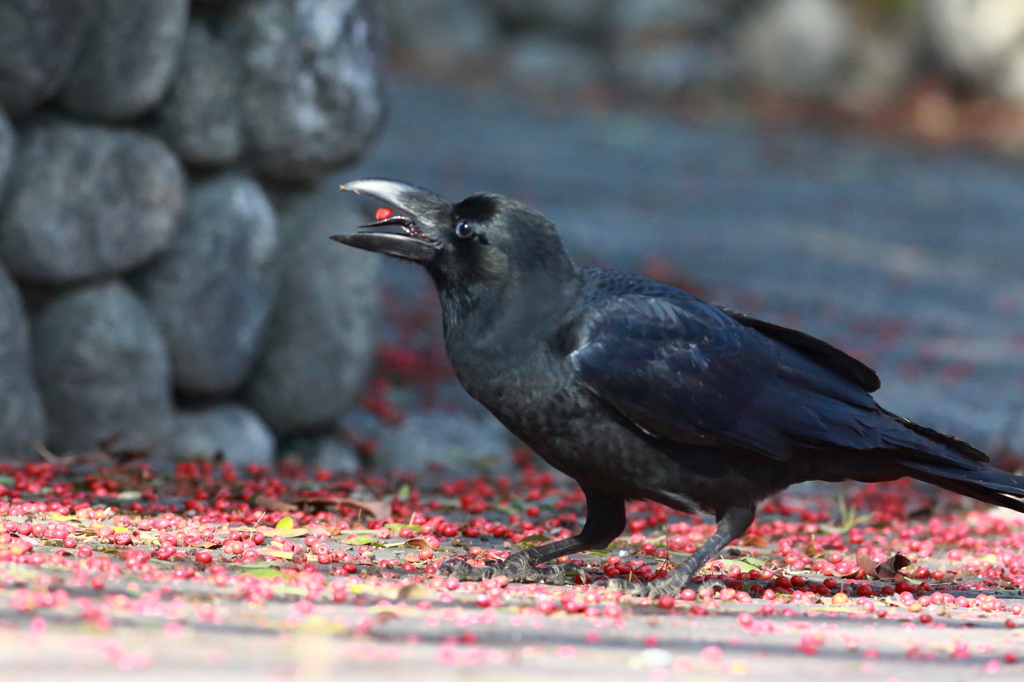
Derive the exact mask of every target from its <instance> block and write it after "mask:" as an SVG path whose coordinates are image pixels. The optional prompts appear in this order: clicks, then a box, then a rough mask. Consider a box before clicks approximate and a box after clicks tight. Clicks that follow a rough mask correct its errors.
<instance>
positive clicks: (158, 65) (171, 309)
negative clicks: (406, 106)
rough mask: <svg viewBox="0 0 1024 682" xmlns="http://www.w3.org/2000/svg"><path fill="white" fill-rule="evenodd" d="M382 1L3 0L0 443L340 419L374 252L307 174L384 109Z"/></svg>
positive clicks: (217, 441) (146, 443) (124, 447)
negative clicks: (332, 237) (365, 250)
mask: <svg viewBox="0 0 1024 682" xmlns="http://www.w3.org/2000/svg"><path fill="white" fill-rule="evenodd" d="M376 5H377V3H376V2H375V1H374V0H222V1H219V2H212V1H207V2H200V1H198V0H196V1H194V2H192V3H189V2H188V0H44V1H39V0H6V1H5V2H3V3H0V457H2V458H18V457H35V456H38V455H37V454H36V450H37V449H38V448H39V447H40V446H44V445H45V447H48V448H49V449H51V450H53V451H56V452H67V451H79V452H80V451H88V450H92V449H96V448H103V449H106V450H108V451H140V450H141V451H146V452H149V453H151V454H152V455H156V456H165V455H169V456H174V457H187V456H192V455H197V454H202V455H213V454H215V453H216V452H222V453H223V454H224V455H225V456H227V457H229V458H230V459H233V460H234V461H237V462H257V463H263V464H266V463H269V462H270V461H271V460H272V457H273V455H274V452H275V449H276V447H277V445H276V442H277V438H279V437H282V436H289V435H291V434H296V433H303V434H308V433H309V432H311V431H316V430H317V429H330V428H332V427H333V426H334V425H335V423H336V422H337V419H338V418H339V416H340V415H341V414H342V412H343V411H344V410H346V409H347V408H348V407H349V406H350V405H351V404H352V402H353V400H354V397H355V395H356V393H357V392H358V391H359V390H360V388H361V386H362V382H363V380H364V379H365V377H366V375H367V373H368V371H369V366H370V363H371V361H372V349H373V344H372V333H373V328H374V324H375V319H376V318H375V316H376V314H377V313H376V311H377V306H376V286H375V281H376V270H375V268H376V261H375V260H374V259H373V258H372V256H370V255H368V254H362V253H360V252H358V251H356V250H354V249H342V248H331V246H330V242H329V241H328V240H327V236H328V235H329V234H331V233H332V232H334V231H337V230H338V229H339V226H344V225H351V224H353V223H355V222H356V221H359V220H361V218H362V216H361V215H359V214H358V211H357V209H356V208H355V207H354V206H353V205H351V204H350V203H349V200H348V199H347V198H345V197H344V196H341V195H340V194H339V193H337V192H332V193H327V194H322V193H320V192H317V191H315V190H313V189H312V188H311V187H312V184H313V183H314V181H316V180H317V179H318V178H320V177H321V176H322V175H323V174H325V173H327V172H329V171H333V170H336V169H338V168H341V167H344V166H345V165H347V164H349V163H351V162H352V161H354V160H355V159H357V158H358V157H359V156H360V155H361V154H362V153H363V152H364V151H365V150H366V148H367V146H368V145H369V144H370V143H371V142H372V140H373V138H374V136H375V135H376V134H377V132H378V130H379V128H380V125H381V121H382V117H383V110H384V102H383V75H382V62H381V59H382V57H381V53H382V48H381V44H382V36H381V27H380V21H379V20H378V18H377V11H376Z"/></svg>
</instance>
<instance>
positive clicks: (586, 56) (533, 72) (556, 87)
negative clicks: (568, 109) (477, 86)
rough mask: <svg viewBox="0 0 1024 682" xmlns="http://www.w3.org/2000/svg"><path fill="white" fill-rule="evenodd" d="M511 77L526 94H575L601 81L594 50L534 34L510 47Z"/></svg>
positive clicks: (509, 66)
mask: <svg viewBox="0 0 1024 682" xmlns="http://www.w3.org/2000/svg"><path fill="white" fill-rule="evenodd" d="M507 72H508V78H509V80H510V81H511V83H512V85H513V86H515V87H516V88H517V89H519V90H522V91H525V92H535V93H543V94H556V95H557V94H565V95H569V96H572V95H575V94H577V93H578V92H579V91H580V90H582V89H584V88H586V87H588V86H592V85H594V84H596V83H597V81H598V80H599V79H600V78H601V75H602V73H601V72H602V68H601V64H600V61H599V57H598V55H597V53H596V52H594V51H593V50H590V49H587V48H585V47H583V46H581V45H578V44H576V43H574V42H570V41H567V40H562V39H560V38H555V37H552V36H548V35H544V34H540V33H535V34H529V35H526V36H524V37H522V38H519V39H518V40H516V41H514V42H513V43H512V44H511V45H510V46H509V54H508V65H507Z"/></svg>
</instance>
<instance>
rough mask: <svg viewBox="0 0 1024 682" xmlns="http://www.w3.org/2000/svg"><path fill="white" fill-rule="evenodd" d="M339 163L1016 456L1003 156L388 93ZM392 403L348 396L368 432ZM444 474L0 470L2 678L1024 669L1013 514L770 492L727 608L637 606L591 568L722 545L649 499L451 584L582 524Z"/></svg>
mask: <svg viewBox="0 0 1024 682" xmlns="http://www.w3.org/2000/svg"><path fill="white" fill-rule="evenodd" d="M359 175H383V176H389V177H396V178H401V179H405V180H408V181H412V182H416V183H420V184H423V185H425V186H428V187H430V188H433V189H435V190H437V191H440V192H443V193H446V194H449V195H451V196H461V195H465V194H468V193H469V192H471V191H474V190H479V189H487V190H492V191H498V192H503V193H508V194H511V195H513V196H516V197H518V198H520V199H523V200H524V201H527V202H529V203H531V204H532V205H534V206H535V207H536V208H538V209H540V210H541V211H543V212H545V213H546V214H548V215H549V216H550V217H551V218H553V219H554V220H555V221H556V223H557V224H558V225H559V227H560V229H561V230H562V232H563V234H564V235H565V237H566V239H567V242H568V243H569V246H570V249H571V251H572V252H573V253H574V254H576V255H577V256H578V257H579V259H580V260H581V261H587V262H596V263H606V264H614V265H617V266H621V267H627V268H632V269H636V270H642V271H645V272H648V273H650V274H655V275H658V276H661V277H664V278H667V279H673V280H675V281H680V282H683V283H685V284H688V285H689V286H691V287H692V288H696V289H698V290H699V291H700V292H701V293H702V294H704V295H706V296H707V297H708V298H710V299H712V300H715V301H723V302H727V303H730V304H731V305H733V306H734V307H736V308H739V309H741V310H744V311H746V312H750V313H754V314H758V315H763V316H765V317H767V318H770V319H773V320H776V321H782V322H785V323H788V324H795V325H797V326H799V327H801V328H803V329H805V330H807V331H810V332H812V333H815V334H818V335H821V336H823V337H825V338H827V339H829V340H831V341H835V342H837V343H839V344H840V345H842V346H843V347H844V348H846V349H848V350H851V351H853V352H856V353H857V354H859V355H860V356H861V357H863V358H864V359H866V360H868V361H869V362H871V363H873V364H875V365H876V366H878V367H879V369H880V370H881V374H882V377H883V382H884V383H885V387H884V388H883V389H882V391H881V392H880V400H881V401H882V402H883V404H885V405H886V406H887V407H889V408H890V409H894V410H896V411H902V412H904V413H906V414H908V416H912V417H916V418H917V419H920V420H922V421H926V422H929V423H930V424H932V425H936V426H942V427H944V428H949V429H951V430H953V431H955V432H957V433H959V434H960V435H962V436H965V437H967V438H969V439H971V440H972V441H973V442H974V443H975V444H977V445H980V446H983V447H987V448H989V449H993V450H996V451H1000V452H1001V451H1003V450H1016V451H1018V452H1019V451H1021V450H1024V447H1022V446H1024V432H1022V431H1024V430H1022V425H1021V422H1020V416H1021V413H1022V411H1024V398H1022V397H1021V396H1022V395H1024V393H1022V391H1021V387H1022V377H1024V351H1022V347H1024V344H1022V338H1024V337H1022V334H1024V274H1022V271H1021V269H1020V268H1019V265H1018V264H1019V263H1020V262H1022V260H1024V230H1021V229H1020V224H1021V217H1022V216H1024V193H1021V192H1020V191H1019V188H1020V185H1021V179H1022V177H1024V175H1022V171H1021V168H1020V167H1019V166H1017V165H1014V164H1011V163H1009V162H1005V161H1000V160H998V159H989V158H983V157H979V156H974V155H971V154H967V153H942V154H938V153H930V152H926V151H920V150H917V151H915V150H908V149H906V148H902V147H901V146H900V145H898V144H895V143H891V144H890V143H880V142H877V141H864V140H860V141H850V140H846V141H841V140H836V139H826V138H825V137H822V136H815V135H808V134H794V133H790V134H779V133H773V134H768V133H756V132H751V131H748V130H734V131H730V130H707V129H696V128H689V127H684V126H680V125H677V124H673V123H671V122H666V121H651V120H645V119H639V118H635V117H631V116H627V115H622V114H615V115H605V114H593V115H587V116H579V115H576V116H571V117H570V116H563V115H559V114H551V115H540V114H537V113H531V112H528V111H524V110H523V109H522V108H520V107H519V106H518V105H516V104H514V103H512V102H511V101H509V100H508V99H506V98H505V97H504V96H503V95H502V93H499V92H492V91H483V90H477V91H468V92H467V91H461V90H455V89H450V88H446V87H440V86H431V85H425V84H420V85H414V84H411V83H408V82H401V81H400V82H399V83H398V84H397V86H396V91H395V96H394V99H393V110H392V120H391V123H390V127H389V129H388V132H387V133H386V134H385V136H384V138H383V139H382V141H381V143H380V144H379V145H378V147H377V148H376V149H375V151H374V153H373V154H372V155H371V157H370V158H369V159H367V160H366V161H365V162H364V163H363V164H362V165H361V166H360V167H359V168H357V169H355V170H353V171H352V172H351V173H348V174H346V177H353V176H359ZM347 227H350V226H339V231H341V230H343V229H346V228H347ZM652 254H654V255H652ZM387 273H388V278H389V280H390V282H389V284H390V285H391V286H392V287H393V288H394V290H395V291H396V293H397V295H398V296H399V297H402V296H409V297H410V298H416V300H417V303H416V304H415V305H419V304H420V303H421V302H422V301H423V300H426V301H427V302H428V303H429V302H430V295H429V287H424V281H423V279H421V278H419V275H418V273H417V272H416V271H415V270H412V269H409V268H404V269H403V268H401V267H398V268H395V267H391V266H389V267H388V270H387ZM413 307H415V306H413ZM428 326H429V325H428ZM435 333H436V330H435ZM427 343H429V341H428V342H427ZM395 350H396V349H392V351H395ZM403 357H404V356H403V355H402V354H401V353H400V352H392V353H391V354H390V355H388V359H389V361H390V362H391V363H392V365H395V364H397V365H399V366H400V365H401V364H402V361H403ZM404 359H405V360H408V359H409V358H408V357H404ZM414 364H415V363H414ZM390 369H391V370H392V371H393V372H397V370H396V368H395V367H394V366H392V367H391V368H390ZM398 369H401V367H398ZM407 369H408V368H407ZM412 369H413V370H416V371H412V372H411V373H410V376H415V375H416V372H417V371H423V370H424V369H428V370H429V369H430V368H429V367H427V368H424V367H422V366H417V367H413V368H412ZM431 371H432V370H431ZM397 373H398V374H400V373H401V372H397ZM427 373H428V374H430V372H427ZM440 375H442V376H441V383H444V377H443V371H440ZM432 376H433V378H434V379H436V378H437V376H434V375H432ZM394 377H395V374H392V375H391V378H392V379H394ZM385 378H386V377H385ZM408 379H409V377H406V380H408ZM389 395H390V393H389V392H388V391H387V390H382V391H377V392H375V393H373V395H372V396H371V397H372V398H373V400H371V401H370V403H368V405H369V407H371V408H372V410H371V411H374V412H376V413H377V414H378V415H379V416H382V417H383V418H385V419H386V418H388V415H389V412H388V410H389V406H388V405H387V403H386V400H384V399H386V398H387V397H388V396H389ZM382 401H383V402H382ZM455 402H458V401H457V400H456V401H455ZM1011 460H1012V457H1010V456H1009V455H1007V461H1011ZM525 461H526V458H523V457H520V462H525ZM435 479H436V480H435ZM441 479H443V477H437V476H431V477H430V482H429V483H428V481H427V479H426V478H423V479H420V480H413V481H410V480H407V479H402V478H395V477H381V478H374V477H370V478H360V479H357V480H353V479H351V478H345V477H339V476H331V475H329V474H322V475H316V472H305V473H300V472H297V471H287V470H286V471H284V472H280V473H278V474H274V475H271V474H269V473H267V472H259V471H253V472H250V471H232V470H231V469H230V468H227V469H224V468H222V467H221V466H220V465H207V466H199V465H197V466H188V465H186V466H182V467H179V468H177V469H173V468H165V467H161V466H160V465H156V464H154V465H152V466H148V465H146V464H145V463H144V462H143V463H140V462H129V463H125V464H121V465H117V464H116V463H113V462H111V461H109V460H106V459H103V458H90V457H78V458H73V459H67V460H62V459H54V458H51V459H50V461H48V462H41V463H38V464H33V465H31V466H28V467H15V468H11V467H8V468H5V469H3V470H0V486H2V488H0V516H2V519H0V521H2V523H3V524H4V527H3V528H2V529H0V585H2V590H0V680H2V679H32V680H47V679H56V678H60V679H67V678H68V676H69V674H71V675H73V676H74V679H97V680H98V679H104V680H106V679H117V678H124V679H170V678H175V679H181V678H183V677H187V676H191V677H194V678H197V679H223V680H234V679H245V680H262V679H268V680H287V679H301V680H317V679H409V678H416V679H423V680H428V679H446V680H448V679H452V678H455V679H496V680H501V679H522V678H524V677H531V678H537V679H552V680H554V679H566V678H567V677H569V676H582V675H587V676H589V677H591V678H595V679H602V678H623V677H628V678H638V679H653V680H661V679H675V678H678V679H684V678H686V679H691V678H698V679H699V678H720V677H747V678H751V679H778V680H792V679H799V678H800V677H807V678H811V677H813V678H816V679H817V678H820V679H833V678H839V677H842V678H843V679H854V680H857V679H865V680H904V681H909V680H915V679H933V680H936V681H938V680H974V679H978V678H980V677H991V678H993V679H1000V678H1003V679H1019V678H1020V675H1021V674H1022V672H1024V663H1020V662H1018V661H1019V660H1024V616H1022V615H1021V609H1022V607H1024V593H1022V592H1021V590H1022V589H1024V525H1022V519H1021V517H1020V516H1019V515H1015V514H1011V513H1003V512H993V510H986V509H980V508H976V507H975V506H974V505H973V504H971V503H969V502H964V501H963V500H960V499H959V498H956V497H955V496H949V495H945V494H941V495H937V496H936V495H935V494H934V493H932V492H929V491H928V490H927V489H925V488H919V487H916V486H910V485H905V484H904V483H898V484H891V485H887V486H874V487H864V486H804V487H802V488H801V489H800V490H796V491H793V492H791V493H789V494H787V495H786V496H785V497H783V498H781V499H777V500H772V501H769V502H768V503H767V504H766V505H765V506H764V507H763V508H762V509H761V510H760V514H759V518H758V523H757V525H755V527H754V528H753V529H752V531H751V533H749V534H748V535H747V537H746V538H744V539H743V540H742V541H741V542H739V543H738V544H736V545H733V546H732V547H730V548H729V550H728V552H727V556H726V558H725V559H724V560H723V562H721V563H719V564H713V565H712V566H710V567H709V569H708V574H709V575H717V576H719V578H721V579H724V580H725V582H726V583H727V588H726V590H725V591H719V592H718V593H717V595H716V596H714V597H707V596H704V595H690V594H683V595H680V598H678V599H676V600H672V601H671V602H662V603H657V602H656V603H649V602H647V601H645V600H637V599H633V598H621V596H620V595H618V594H615V593H610V592H608V591H607V590H605V589H603V588H602V587H601V579H602V576H604V575H608V574H614V573H616V572H618V573H619V575H620V577H622V576H623V575H625V576H629V575H630V574H632V575H633V577H634V578H635V579H638V580H643V579H646V576H651V575H657V574H658V572H659V571H661V570H665V569H666V568H667V567H668V566H669V565H670V564H671V563H675V562H677V561H678V560H679V558H680V556H682V555H685V554H686V553H687V552H689V551H692V548H693V545H694V544H696V543H699V542H700V541H701V540H702V539H703V538H704V537H707V536H708V535H709V534H710V533H711V532H712V526H710V525H708V524H706V523H704V522H703V520H702V519H699V518H695V517H690V516H682V515H676V514H671V513H668V512H667V510H665V509H663V508H660V507H653V506H650V505H647V504H645V503H638V504H636V505H634V506H633V507H632V508H631V510H630V519H631V525H630V529H629V531H628V532H627V534H626V535H624V536H623V538H621V539H620V541H619V542H618V543H617V544H616V545H614V546H613V547H612V548H611V550H610V552H608V553H597V552H592V553H588V554H586V555H578V556H576V557H573V559H574V561H576V562H578V563H579V567H578V569H576V570H577V571H578V573H579V574H580V579H579V580H580V582H581V583H586V584H573V585H568V586H543V585H540V586H531V585H503V584H501V583H500V582H489V583H484V584H477V583H461V584H456V583H449V582H448V581H447V580H446V579H444V578H442V577H440V576H438V575H437V573H436V571H437V568H438V566H439V565H440V564H441V563H442V562H443V561H445V560H447V559H449V558H451V557H453V556H458V557H466V558H469V559H470V560H473V561H481V560H485V559H488V558H490V557H496V558H497V557H500V556H502V553H503V552H507V551H510V550H512V549H514V548H515V546H517V545H520V544H521V543H527V544H528V543H532V542H540V541H543V540H545V539H552V538H557V537H561V536H564V535H565V534H567V533H570V532H574V531H575V530H577V529H578V524H579V523H580V522H581V521H582V519H583V518H584V515H585V509H584V508H583V504H582V499H581V498H580V496H579V494H578V491H577V490H576V488H575V487H574V486H573V485H571V484H570V483H568V482H566V481H565V480H564V479H562V478H559V477H555V476H551V475H550V474H549V473H548V472H545V471H543V470H540V469H533V468H530V467H527V468H525V469H523V468H522V467H516V468H513V469H512V470H511V473H509V475H508V476H507V477H506V478H501V477H499V476H497V475H492V476H488V477H485V478H482V479H481V478H470V479H460V480H454V481H451V480H449V481H447V483H443V484H440V485H437V484H436V483H437V481H440V480H441ZM840 499H841V500H842V503H841V504H840V503H839V500H840ZM260 535H262V536H263V537H262V538H261V537H260ZM258 541H259V542H258ZM897 553H900V554H902V555H903V556H906V557H907V559H908V560H909V561H910V562H911V563H910V565H909V566H908V567H906V568H904V569H903V571H902V577H900V576H896V577H892V578H887V579H877V578H873V577H870V576H868V575H867V574H866V573H865V571H866V570H868V569H873V568H874V567H875V566H876V565H877V564H878V563H879V562H882V561H883V560H891V559H892V558H893V557H894V556H896V555H897ZM321 558H322V559H321ZM876 570H878V571H882V573H883V574H884V575H888V574H887V573H885V571H884V568H883V569H876ZM829 574H831V575H829ZM833 581H834V582H833ZM801 583H802V584H801ZM979 597H980V598H979Z"/></svg>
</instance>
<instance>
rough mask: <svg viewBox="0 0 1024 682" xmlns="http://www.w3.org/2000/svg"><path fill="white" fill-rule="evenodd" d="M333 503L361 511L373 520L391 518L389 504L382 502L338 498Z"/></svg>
mask: <svg viewBox="0 0 1024 682" xmlns="http://www.w3.org/2000/svg"><path fill="white" fill-rule="evenodd" d="M334 503H335V504H337V505H339V506H343V507H355V508H356V509H362V510H363V511H364V512H366V513H367V514H370V515H371V516H373V517H374V518H375V519H386V518H388V517H389V516H391V503H390V502H385V501H384V500H353V499H352V498H351V497H338V498H336V499H335V500H334Z"/></svg>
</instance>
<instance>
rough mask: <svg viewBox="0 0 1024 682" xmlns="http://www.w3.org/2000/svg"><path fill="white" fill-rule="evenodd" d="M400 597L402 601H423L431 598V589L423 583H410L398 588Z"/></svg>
mask: <svg viewBox="0 0 1024 682" xmlns="http://www.w3.org/2000/svg"><path fill="white" fill-rule="evenodd" d="M398 598H399V599H401V600H402V601H423V600H424V599H429V598H430V590H428V589H427V588H426V587H425V586H424V585H423V583H409V584H408V585H403V586H402V589H400V590H398Z"/></svg>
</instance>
